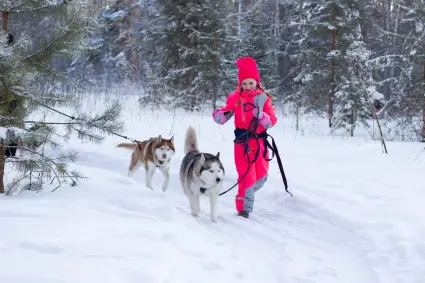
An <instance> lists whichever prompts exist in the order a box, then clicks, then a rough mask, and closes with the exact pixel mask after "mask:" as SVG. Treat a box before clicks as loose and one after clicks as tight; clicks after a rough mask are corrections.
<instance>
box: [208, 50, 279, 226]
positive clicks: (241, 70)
mask: <svg viewBox="0 0 425 283" xmlns="http://www.w3.org/2000/svg"><path fill="white" fill-rule="evenodd" d="M236 65H237V66H238V87H237V89H236V90H235V91H234V92H233V93H231V94H230V95H229V96H228V97H227V101H226V106H225V107H223V108H220V109H217V110H214V111H213V118H214V121H215V122H216V123H218V124H220V125H223V124H224V123H226V122H227V121H228V120H229V119H230V118H231V117H232V116H233V115H234V116H235V127H236V129H235V131H234V132H235V137H236V138H235V145H234V158H235V165H236V171H237V172H238V182H239V183H238V194H237V195H236V200H235V203H236V210H237V211H238V215H239V216H242V217H245V218H248V217H249V213H251V212H252V211H253V206H254V193H255V192H256V191H258V190H259V189H260V188H261V187H262V186H263V185H264V183H265V182H266V180H267V175H268V170H269V162H268V160H267V159H268V150H267V146H266V144H265V141H264V138H267V135H266V130H267V129H270V128H271V127H273V126H274V125H275V124H276V122H277V118H276V116H275V109H274V107H273V106H272V103H271V97H270V96H269V95H268V94H267V93H265V92H264V91H263V89H262V88H261V81H260V73H259V71H258V68H257V64H256V62H255V60H254V59H252V58H251V57H243V58H239V59H238V60H237V62H236Z"/></svg>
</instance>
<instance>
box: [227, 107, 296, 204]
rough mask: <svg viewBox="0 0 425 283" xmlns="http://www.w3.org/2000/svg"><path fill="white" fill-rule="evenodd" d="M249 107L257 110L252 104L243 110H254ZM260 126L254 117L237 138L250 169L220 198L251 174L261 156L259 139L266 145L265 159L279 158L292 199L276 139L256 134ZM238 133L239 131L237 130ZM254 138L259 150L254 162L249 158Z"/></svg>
mask: <svg viewBox="0 0 425 283" xmlns="http://www.w3.org/2000/svg"><path fill="white" fill-rule="evenodd" d="M247 106H252V107H254V108H256V106H255V105H254V104H252V103H249V102H247V103H244V104H243V109H244V111H245V112H247V111H252V110H253V109H254V108H252V109H247ZM258 126H259V120H258V118H255V117H253V118H252V120H251V122H250V123H249V126H248V129H247V130H245V131H244V132H243V133H242V134H241V135H238V136H236V138H235V140H234V143H236V144H242V145H243V146H244V158H245V161H246V162H247V163H248V167H247V170H246V171H245V173H244V174H243V175H242V177H241V178H240V179H239V180H238V181H237V182H236V184H234V185H233V186H232V187H230V188H229V189H227V190H226V191H224V192H222V193H220V196H222V195H224V194H226V193H227V192H229V191H231V190H232V189H234V188H235V187H236V186H237V185H238V184H239V183H240V182H241V181H242V180H243V179H244V178H245V177H246V176H247V175H248V173H249V170H250V169H251V166H252V164H253V163H255V162H256V161H257V159H258V156H259V154H260V142H259V139H262V140H263V141H264V145H265V150H264V153H263V157H264V158H265V159H266V160H267V161H268V162H270V161H271V160H272V159H273V157H274V156H275V155H276V158H277V163H278V165H279V171H280V174H281V176H282V180H283V184H284V185H285V191H286V192H287V193H288V194H290V195H291V197H292V196H293V195H292V193H291V192H289V191H288V181H287V179H286V175H285V171H284V170H283V165H282V160H281V158H280V155H279V151H278V149H277V146H276V143H275V140H274V138H273V137H272V136H271V135H270V134H268V133H267V132H264V133H261V134H256V133H255V132H256V131H257V129H258ZM235 131H237V130H235ZM268 137H270V138H271V139H272V144H270V142H269V141H268V140H267V138H268ZM252 138H254V139H255V140H256V142H257V150H256V152H255V154H254V158H253V160H250V156H249V144H248V142H249V140H250V139H252ZM268 149H270V150H271V151H272V157H271V158H266V155H267V150H268Z"/></svg>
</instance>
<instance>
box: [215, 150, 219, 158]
mask: <svg viewBox="0 0 425 283" xmlns="http://www.w3.org/2000/svg"><path fill="white" fill-rule="evenodd" d="M215 157H217V159H220V151H219V152H217V154H216V155H215Z"/></svg>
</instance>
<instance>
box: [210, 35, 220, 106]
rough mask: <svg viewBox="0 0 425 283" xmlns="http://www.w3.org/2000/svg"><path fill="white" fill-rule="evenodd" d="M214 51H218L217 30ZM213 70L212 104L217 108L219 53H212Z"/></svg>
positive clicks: (214, 37) (214, 36) (214, 38)
mask: <svg viewBox="0 0 425 283" xmlns="http://www.w3.org/2000/svg"><path fill="white" fill-rule="evenodd" d="M213 52H217V34H216V32H214V35H213ZM211 61H212V71H213V72H214V73H213V76H214V79H213V80H214V84H215V85H214V86H213V87H212V88H211V89H212V91H213V93H212V104H213V109H215V108H216V106H217V96H218V93H217V92H218V84H219V79H218V68H217V55H216V54H215V53H213V55H212V60H211Z"/></svg>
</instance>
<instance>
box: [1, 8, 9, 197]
mask: <svg viewBox="0 0 425 283" xmlns="http://www.w3.org/2000/svg"><path fill="white" fill-rule="evenodd" d="M2 16H3V30H4V31H6V32H7V23H8V20H9V17H8V16H9V14H8V12H2ZM5 160H6V156H5V149H4V141H2V142H0V194H4V182H3V178H4V163H5Z"/></svg>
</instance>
